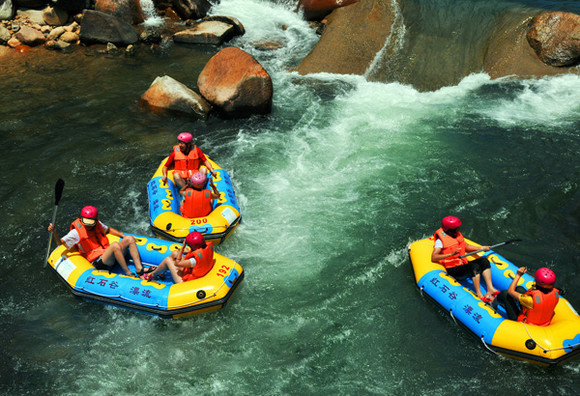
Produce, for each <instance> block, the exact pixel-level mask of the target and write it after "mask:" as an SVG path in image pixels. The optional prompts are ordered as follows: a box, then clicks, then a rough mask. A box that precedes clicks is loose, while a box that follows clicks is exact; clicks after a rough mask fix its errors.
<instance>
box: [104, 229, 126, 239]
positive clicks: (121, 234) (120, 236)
mask: <svg viewBox="0 0 580 396" xmlns="http://www.w3.org/2000/svg"><path fill="white" fill-rule="evenodd" d="M107 233H108V234H111V235H114V236H118V237H119V238H121V239H123V238H125V234H123V233H122V232H121V231H118V230H116V229H114V228H113V227H109V229H108V230H107Z"/></svg>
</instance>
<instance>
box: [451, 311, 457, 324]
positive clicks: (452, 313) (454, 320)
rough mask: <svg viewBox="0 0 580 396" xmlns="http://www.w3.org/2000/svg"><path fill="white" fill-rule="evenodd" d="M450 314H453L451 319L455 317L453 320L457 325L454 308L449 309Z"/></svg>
mask: <svg viewBox="0 0 580 396" xmlns="http://www.w3.org/2000/svg"><path fill="white" fill-rule="evenodd" d="M449 315H451V319H453V321H454V322H455V324H456V325H457V320H456V319H455V316H453V310H452V309H450V310H449Z"/></svg>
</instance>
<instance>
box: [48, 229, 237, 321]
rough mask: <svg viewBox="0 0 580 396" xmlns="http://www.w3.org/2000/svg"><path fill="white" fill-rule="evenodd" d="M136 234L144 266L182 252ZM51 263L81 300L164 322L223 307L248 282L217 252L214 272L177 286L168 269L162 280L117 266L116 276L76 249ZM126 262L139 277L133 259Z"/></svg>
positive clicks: (175, 246)
mask: <svg viewBox="0 0 580 396" xmlns="http://www.w3.org/2000/svg"><path fill="white" fill-rule="evenodd" d="M127 235H129V234H127ZM133 236H134V237H135V239H136V240H137V248H138V250H139V254H140V256H141V261H142V262H143V266H144V267H145V268H147V267H150V266H157V265H158V264H159V263H160V262H161V261H162V260H163V259H164V258H165V257H167V256H169V254H171V252H172V251H173V250H178V249H180V248H181V244H177V243H175V242H170V241H164V240H161V239H157V238H148V237H143V236H137V235H133ZM107 237H108V239H109V241H110V242H113V241H118V240H119V238H118V237H116V236H113V235H111V234H107ZM48 263H49V264H50V267H51V268H52V269H53V270H54V271H55V272H56V274H57V275H58V277H59V278H60V279H61V280H62V281H63V282H64V283H65V284H66V285H67V286H68V287H69V289H70V290H71V292H72V293H73V294H74V295H75V296H77V297H80V298H83V299H86V300H91V301H97V302H102V303H105V304H110V305H114V306H118V307H123V308H127V309H131V310H134V311H139V312H142V313H146V314H150V315H157V316H160V317H162V318H177V317H182V316H187V315H194V314H198V313H202V312H209V311H215V310H217V309H220V308H222V307H224V306H225V304H226V303H227V302H228V300H229V299H230V298H231V296H232V294H233V293H234V291H235V290H236V288H237V287H238V285H239V284H240V282H241V281H242V279H243V278H244V271H243V269H242V267H241V266H240V265H239V264H238V263H236V262H235V261H233V260H231V259H229V258H227V257H224V256H222V255H220V254H217V253H214V264H213V267H212V269H211V270H210V272H208V273H207V274H206V275H205V276H203V277H202V278H199V279H194V280H191V281H188V282H182V283H177V284H175V283H174V282H173V278H172V277H171V274H170V273H169V271H166V273H165V274H162V276H163V277H164V279H162V280H155V281H146V280H143V279H140V278H138V277H136V276H127V275H125V274H124V273H123V272H122V270H121V268H120V266H119V265H115V266H114V267H113V268H112V270H111V271H112V272H109V271H107V270H97V269H95V267H93V266H92V265H91V264H90V263H89V262H88V261H87V260H86V259H85V258H84V257H83V256H81V255H80V253H78V252H77V251H76V249H73V251H68V250H67V249H66V248H65V246H64V245H61V246H59V247H57V248H56V249H55V250H54V251H53V252H52V253H51V254H50V256H49V258H48ZM127 264H128V266H129V269H131V271H133V273H135V266H134V264H133V262H132V260H130V261H129V262H128V263H127Z"/></svg>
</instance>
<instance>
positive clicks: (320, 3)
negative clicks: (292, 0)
mask: <svg viewBox="0 0 580 396" xmlns="http://www.w3.org/2000/svg"><path fill="white" fill-rule="evenodd" d="M357 1H358V0H298V9H302V10H303V11H304V17H305V18H306V20H308V21H313V20H320V19H322V18H324V17H325V16H326V15H328V14H330V12H331V11H332V10H334V9H336V8H339V7H345V6H347V5H350V4H353V3H356V2H357Z"/></svg>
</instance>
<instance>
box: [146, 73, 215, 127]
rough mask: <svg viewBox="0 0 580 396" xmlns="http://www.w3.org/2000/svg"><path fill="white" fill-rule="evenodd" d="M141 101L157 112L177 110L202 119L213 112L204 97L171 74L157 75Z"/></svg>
mask: <svg viewBox="0 0 580 396" xmlns="http://www.w3.org/2000/svg"><path fill="white" fill-rule="evenodd" d="M139 103H140V104H141V106H143V107H144V108H147V109H148V110H151V111H153V112H155V113H164V112H176V113H182V114H187V115H192V116H195V117H196V118H200V119H207V117H208V115H209V113H210V112H211V105H210V104H209V103H208V102H207V101H206V100H205V99H204V98H202V97H201V96H200V95H199V94H197V93H196V92H194V91H193V90H191V89H189V88H188V87H187V86H185V85H184V84H182V83H180V82H179V81H177V80H175V79H173V78H171V77H169V76H163V77H157V78H156V79H155V80H154V81H153V83H152V84H151V86H150V87H149V89H148V90H147V91H146V92H145V93H144V94H143V96H141V99H140V101H139Z"/></svg>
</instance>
